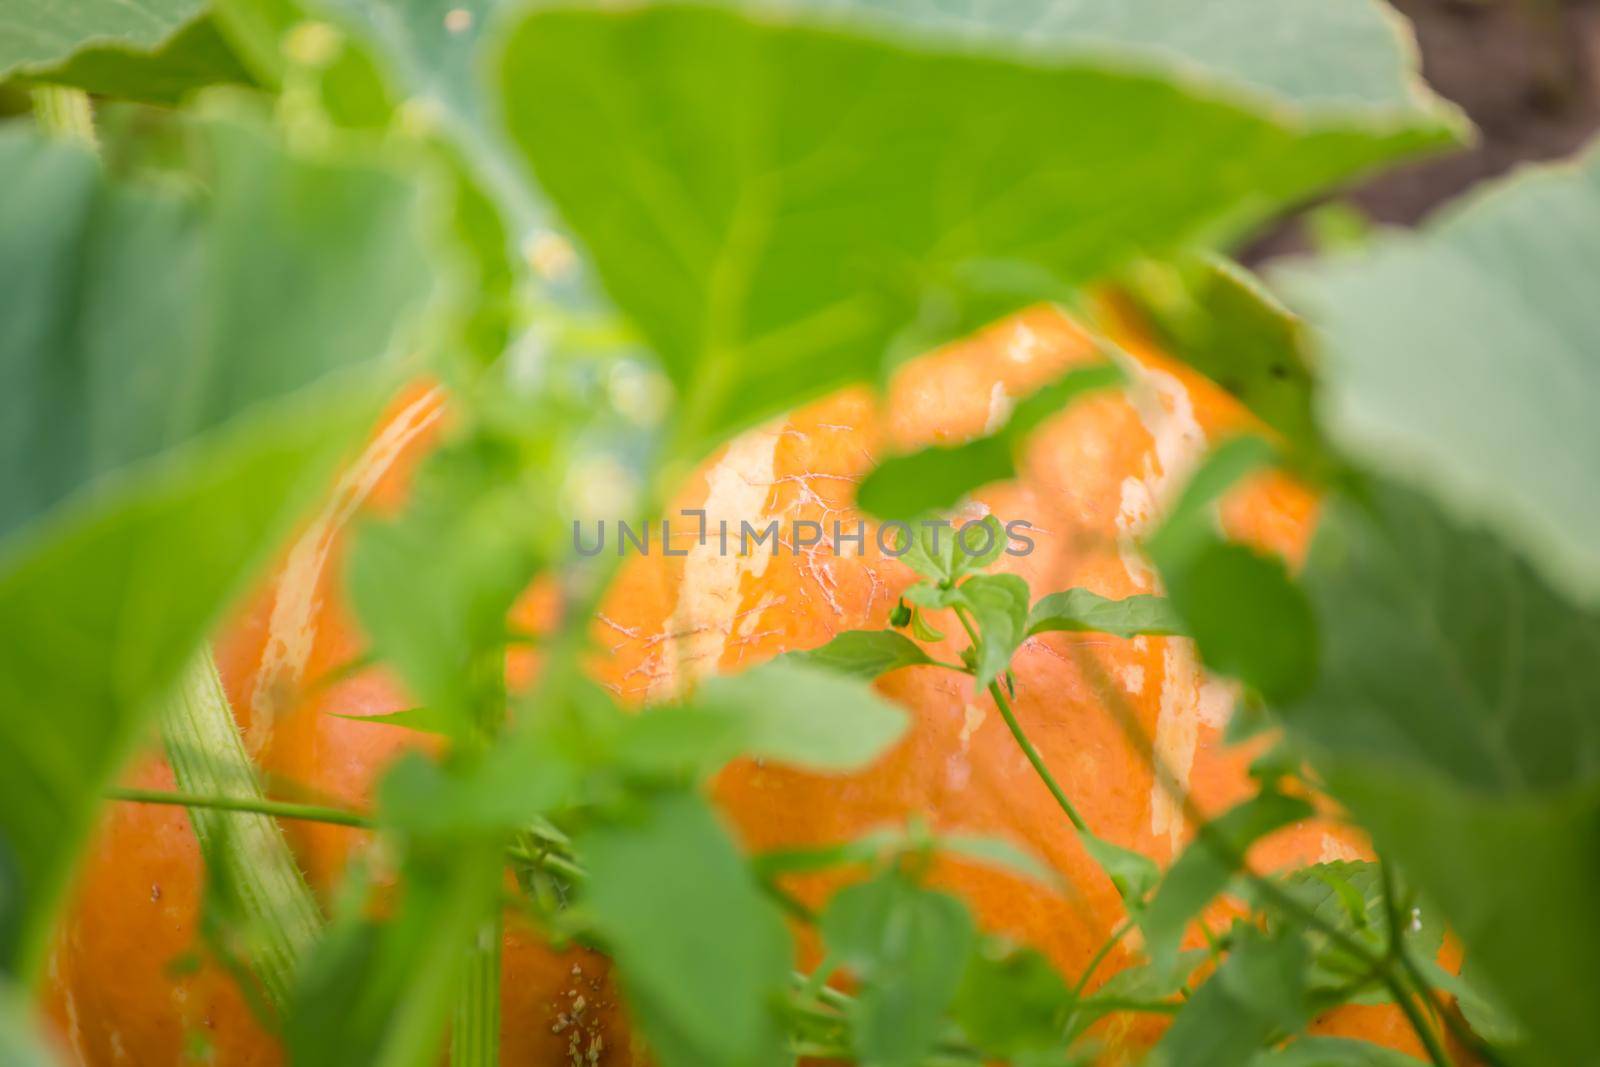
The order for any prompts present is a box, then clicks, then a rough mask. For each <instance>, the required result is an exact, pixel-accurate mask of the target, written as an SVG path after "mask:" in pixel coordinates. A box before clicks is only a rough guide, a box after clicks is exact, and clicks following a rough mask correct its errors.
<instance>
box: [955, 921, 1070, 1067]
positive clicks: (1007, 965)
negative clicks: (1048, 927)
mask: <svg viewBox="0 0 1600 1067" xmlns="http://www.w3.org/2000/svg"><path fill="white" fill-rule="evenodd" d="M1072 1007H1073V1001H1072V995H1071V993H1069V992H1068V990H1067V986H1066V983H1065V982H1063V981H1062V980H1061V975H1059V974H1058V973H1056V969H1055V968H1054V967H1052V966H1051V965H1050V961H1049V960H1047V959H1045V958H1044V956H1042V955H1041V954H1040V953H1038V952H1037V951H1035V950H1034V949H1031V948H1018V947H1016V946H1013V945H1008V944H1006V943H1004V942H1001V941H998V940H995V939H993V938H985V939H983V940H982V941H980V942H979V944H978V947H977V950H976V951H974V952H973V953H972V955H971V957H970V958H969V959H968V960H967V970H966V973H965V974H964V975H963V976H962V978H961V985H960V987H959V988H958V989H957V991H956V998H955V1003H954V1004H953V1005H952V1006H951V1009H950V1013H951V1015H952V1016H953V1017H954V1018H955V1020H956V1022H957V1023H959V1024H960V1026H961V1029H962V1030H964V1031H965V1032H966V1034H967V1037H969V1038H970V1039H971V1040H972V1042H973V1043H974V1044H975V1045H977V1046H978V1047H979V1048H980V1049H982V1050H983V1051H984V1052H986V1053H988V1054H989V1055H992V1056H1013V1055H1016V1054H1017V1053H1019V1052H1028V1051H1032V1050H1038V1049H1049V1048H1054V1047H1056V1046H1059V1045H1060V1044H1062V1041H1063V1039H1064V1037H1065V1034H1066V1020H1067V1015H1068V1014H1069V1013H1070V1012H1071V1010H1072Z"/></svg>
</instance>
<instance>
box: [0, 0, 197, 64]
mask: <svg viewBox="0 0 1600 1067" xmlns="http://www.w3.org/2000/svg"><path fill="white" fill-rule="evenodd" d="M205 7H206V5H205V0H64V2H62V3H51V4H37V3H33V2H31V0H0V30H4V32H3V33H0V80H3V79H4V78H6V77H7V76H9V75H10V74H12V73H13V72H14V71H18V70H23V71H30V72H31V71H36V70H44V69H48V68H50V67H53V66H55V65H56V64H58V63H60V62H61V61H63V60H65V59H67V58H69V57H70V56H72V55H74V54H75V53H77V52H79V51H81V50H83V49H85V48H90V47H94V46H98V45H115V46H118V47H120V48H124V49H127V50H129V51H144V52H148V51H153V50H155V49H156V48H158V47H159V46H161V45H162V44H164V43H165V42H166V41H167V40H168V39H169V38H170V37H172V36H173V35H174V34H176V33H178V31H180V30H181V29H183V27H184V26H185V25H187V24H188V23H190V22H192V21H193V20H195V19H197V18H199V17H200V15H201V13H202V12H203V11H204V10H205Z"/></svg>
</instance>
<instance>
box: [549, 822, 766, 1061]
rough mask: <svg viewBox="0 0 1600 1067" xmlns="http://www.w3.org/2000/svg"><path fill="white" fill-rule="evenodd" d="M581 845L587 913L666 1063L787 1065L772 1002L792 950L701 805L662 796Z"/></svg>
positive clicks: (636, 1014)
mask: <svg viewBox="0 0 1600 1067" xmlns="http://www.w3.org/2000/svg"><path fill="white" fill-rule="evenodd" d="M578 845H579V848H580V849H581V851H582V853H583V855H584V857H585V858H586V860H587V861H588V867H589V881H588V884H587V886H586V888H585V891H584V895H583V897H582V898H581V900H580V904H579V906H580V908H581V909H582V911H583V914H584V915H585V917H586V919H587V920H588V923H589V924H590V925H591V926H592V928H593V929H594V931H595V933H596V934H597V935H598V937H599V938H600V940H601V943H602V944H603V945H604V946H605V947H606V949H607V951H608V952H610V954H611V956H612V958H613V959H615V960H616V963H617V967H618V968H619V969H620V970H621V972H622V978H623V985H624V988H625V990H626V992H627V994H628V1003H629V1005H630V1007H631V1009H632V1013H633V1016H634V1018H635V1020H636V1021H637V1022H638V1024H639V1025H640V1026H641V1027H642V1028H643V1030H644V1033H645V1035H646V1036H647V1037H648V1038H649V1039H650V1044H651V1048H652V1049H654V1050H655V1053H656V1055H657V1056H659V1057H660V1059H661V1062H662V1063H663V1065H664V1067H715V1065H727V1067H744V1065H759V1064H776V1063H780V1062H783V1043H782V1031H781V1030H780V1029H779V1026H778V1016H777V1014H776V1013H775V1011H774V1004H775V1003H776V1001H777V998H778V996H779V994H780V992H781V991H782V989H783V987H784V985H785V983H786V981H787V978H788V974H789V966H790V956H791V953H792V951H793V950H792V948H791V946H790V944H789V938H788V935H787V933H786V932H785V931H784V928H783V921H782V919H781V918H780V917H779V913H778V911H777V909H776V906H775V905H773V904H772V903H771V902H770V901H768V900H767V899H766V898H764V897H763V896H762V895H761V894H760V892H759V890H757V888H756V885H755V882H754V881H753V880H752V879H751V877H750V872H749V870H748V868H747V867H746V866H745V864H744V862H743V860H742V858H741V857H740V855H739V852H738V850H737V849H736V848H735V847H734V844H733V842H732V841H731V840H729V838H728V835H727V833H726V832H725V831H724V830H723V829H722V827H721V826H720V825H719V824H718V823H717V820H716V818H715V817H714V816H713V815H712V813H711V809H710V808H709V807H708V806H707V804H706V803H705V801H704V800H702V799H700V798H699V797H697V796H693V795H691V794H686V793H678V794H668V795H665V796H662V797H659V798H657V799H656V800H655V801H654V802H653V803H652V804H650V805H649V806H648V807H647V808H645V809H644V810H642V811H640V812H639V813H638V817H637V818H635V819H629V820H625V821H620V822H617V823H613V824H605V825H600V826H596V827H594V828H593V829H592V830H590V831H588V832H586V833H585V834H583V835H582V836H581V837H580V838H579V839H578ZM641 889H644V890H646V891H644V892H641Z"/></svg>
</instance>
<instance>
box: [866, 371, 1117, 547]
mask: <svg viewBox="0 0 1600 1067" xmlns="http://www.w3.org/2000/svg"><path fill="white" fill-rule="evenodd" d="M1122 380H1123V375H1122V371H1121V370H1120V369H1119V368H1117V367H1116V366H1115V365H1113V364H1110V363H1104V364H1100V365H1097V366H1092V367H1079V368H1076V369H1074V370H1071V371H1068V372H1067V373H1066V374H1065V375H1063V376H1062V377H1061V378H1060V379H1058V380H1057V381H1055V382H1052V383H1051V384H1049V385H1046V386H1044V387H1043V388H1041V389H1038V390H1036V391H1035V392H1033V393H1032V394H1030V395H1029V396H1027V397H1025V398H1024V399H1023V400H1022V401H1021V402H1020V403H1018V405H1017V407H1016V409H1015V410H1013V411H1012V413H1011V417H1010V419H1008V420H1007V421H1006V424H1005V426H1003V427H1002V428H1001V429H1000V431H999V432H998V433H994V434H991V435H989V436H986V437H979V438H976V439H974V440H971V441H967V442H966V443H964V444H959V445H950V446H935V447H932V448H925V449H923V450H921V451H920V452H911V453H907V454H906V455H903V456H891V457H890V458H888V459H886V460H884V461H883V462H882V463H880V464H878V465H877V466H876V467H874V468H873V469H872V471H871V472H870V473H869V474H868V475H867V476H866V478H865V479H863V480H862V482H861V486H860V488H859V489H858V490H857V491H856V506H857V507H859V508H861V509H862V510H863V511H865V512H867V513H868V514H871V515H876V516H877V517H878V518H880V519H886V520H887V519H899V520H901V521H910V520H911V519H914V518H916V517H917V516H919V515H921V514H923V513H925V512H939V511H948V510H949V509H950V508H952V507H954V506H955V505H956V504H957V503H958V502H960V500H961V498H962V497H964V496H966V495H967V494H968V493H971V492H972V491H973V490H975V489H978V488H979V487H981V486H984V485H987V484H989V483H990V482H1003V481H1007V480H1009V479H1011V478H1013V477H1015V476H1016V473H1017V468H1016V456H1017V453H1018V451H1019V449H1021V447H1022V446H1023V445H1024V443H1025V442H1026V439H1027V436H1028V434H1030V433H1032V432H1033V431H1034V430H1035V429H1037V428H1038V426H1039V424H1040V423H1042V422H1044V421H1045V420H1046V419H1048V418H1049V417H1050V416H1051V415H1054V414H1056V413H1057V412H1059V411H1060V410H1061V409H1062V408H1064V407H1066V406H1067V405H1068V404H1070V403H1071V402H1072V401H1073V400H1074V399H1076V398H1077V397H1079V396H1081V395H1083V394H1084V393H1087V392H1091V391H1093V390H1096V389H1104V388H1107V387H1109V386H1112V385H1116V384H1118V383H1120V382H1121V381H1122ZM974 536H975V535H974ZM978 543H979V542H976V541H975V542H974V545H976V544H978ZM1005 543H1006V542H1005V539H1004V536H1003V534H1002V537H1001V540H1000V542H999V544H1000V546H1001V547H1002V548H1003V547H1004V546H1005Z"/></svg>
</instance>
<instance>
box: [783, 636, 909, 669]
mask: <svg viewBox="0 0 1600 1067" xmlns="http://www.w3.org/2000/svg"><path fill="white" fill-rule="evenodd" d="M779 658H780V660H781V661H787V662H790V663H799V664H801V665H803V666H808V667H817V668H820V669H822V670H829V671H835V672H837V673H839V674H847V675H850V676H851V677H853V678H860V679H862V680H864V681H871V680H872V679H874V678H876V677H878V676H879V675H880V674H886V673H888V672H889V671H893V670H898V669H899V668H901V667H917V666H922V665H923V664H928V663H932V662H933V660H932V659H931V658H929V656H928V654H927V653H926V652H924V651H922V649H921V647H920V646H918V645H917V643H916V642H914V641H912V640H911V639H910V638H908V637H906V636H905V635H904V634H898V633H895V632H894V631H893V630H846V631H845V632H844V633H842V634H839V635H838V636H836V637H835V638H834V639H833V640H831V641H829V642H828V643H827V644H825V645H823V646H822V647H820V648H813V649H809V650H807V651H805V652H787V653H785V654H784V655H783V656H781V657H779Z"/></svg>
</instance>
